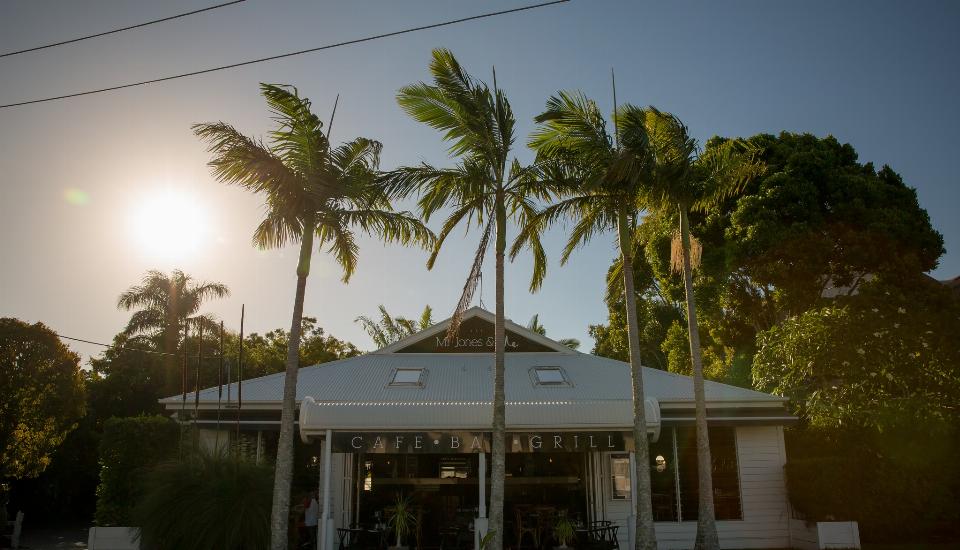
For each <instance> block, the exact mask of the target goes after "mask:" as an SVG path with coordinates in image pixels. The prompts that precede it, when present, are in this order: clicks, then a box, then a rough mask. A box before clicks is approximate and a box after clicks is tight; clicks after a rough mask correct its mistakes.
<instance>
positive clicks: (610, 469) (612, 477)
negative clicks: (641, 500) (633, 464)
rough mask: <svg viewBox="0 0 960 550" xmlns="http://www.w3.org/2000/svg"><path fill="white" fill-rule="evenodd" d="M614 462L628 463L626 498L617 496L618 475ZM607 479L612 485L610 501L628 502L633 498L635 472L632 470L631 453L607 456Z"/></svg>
mask: <svg viewBox="0 0 960 550" xmlns="http://www.w3.org/2000/svg"><path fill="white" fill-rule="evenodd" d="M614 460H625V461H626V462H627V474H626V476H625V477H626V479H627V492H626V496H617V493H618V491H617V483H616V477H617V476H616V475H614V472H613V462H614ZM607 469H608V474H607V479H608V480H609V481H608V483H610V500H612V501H614V502H628V501H630V500H631V499H632V498H633V470H632V469H631V468H630V453H625V452H619V451H618V452H612V453H608V454H607Z"/></svg>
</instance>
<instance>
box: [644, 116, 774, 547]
mask: <svg viewBox="0 0 960 550" xmlns="http://www.w3.org/2000/svg"><path fill="white" fill-rule="evenodd" d="M628 118H630V119H635V120H636V124H637V125H638V126H640V127H642V128H643V131H642V132H639V133H638V134H637V135H635V136H630V137H629V139H630V141H635V142H638V143H642V145H643V147H644V148H645V149H646V151H647V157H648V158H650V159H651V163H650V165H649V172H648V177H646V178H643V180H642V185H641V192H642V195H643V200H644V203H645V205H646V206H647V208H649V209H650V210H652V211H654V212H658V213H659V214H662V215H668V214H670V213H674V214H676V215H677V217H678V219H679V231H678V232H677V233H676V236H675V238H674V240H673V247H672V250H673V254H672V259H671V264H672V266H673V268H674V270H675V271H677V272H680V273H682V275H683V283H684V291H685V300H686V310H687V311H686V313H687V333H688V336H689V341H690V357H691V363H692V364H693V391H694V400H695V402H696V428H697V429H696V432H697V470H698V472H699V485H698V494H699V514H698V516H697V538H696V542H695V548H697V549H705V550H716V549H719V548H720V543H719V539H718V537H717V526H716V520H715V519H716V518H715V513H714V505H713V476H712V469H713V466H712V460H711V457H710V439H709V435H708V430H707V409H706V399H705V397H704V384H703V359H702V354H701V349H700V331H699V327H698V325H697V307H696V299H695V297H694V288H693V269H694V267H696V264H697V263H699V259H700V253H701V247H700V244H699V243H698V242H697V241H696V239H695V238H693V237H692V235H691V232H690V218H689V213H690V211H691V209H694V208H697V209H703V208H705V207H706V206H707V205H710V204H716V203H718V202H720V201H722V200H724V199H726V198H728V197H730V196H732V195H734V194H736V193H738V192H740V191H741V190H742V189H743V187H744V186H745V185H746V183H747V182H749V181H750V180H751V179H752V178H753V177H755V176H757V175H759V174H760V173H762V170H763V166H762V164H761V163H759V162H754V161H753V159H752V153H751V150H750V148H749V147H748V146H747V145H746V144H744V143H743V142H741V141H735V140H731V141H726V142H723V143H722V144H719V145H718V146H716V147H711V148H708V149H706V150H705V151H703V152H702V153H701V150H700V148H699V147H698V145H697V142H696V140H695V139H694V138H693V137H691V136H690V134H689V132H688V130H687V127H686V125H684V124H683V123H682V122H681V121H680V119H678V118H677V117H676V116H674V115H672V114H670V113H665V112H662V111H658V110H657V109H655V108H653V107H648V108H646V109H635V110H632V112H630V113H629V114H628Z"/></svg>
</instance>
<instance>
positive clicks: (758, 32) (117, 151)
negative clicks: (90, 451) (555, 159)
mask: <svg viewBox="0 0 960 550" xmlns="http://www.w3.org/2000/svg"><path fill="white" fill-rule="evenodd" d="M214 3H217V2H216V0H210V1H209V2H200V1H197V0H175V1H174V0H168V1H165V2H132V1H89V2H82V3H81V2H67V1H39V0H5V1H4V2H3V3H2V4H0V51H3V52H5V51H10V50H17V49H22V48H26V47H31V46H35V45H40V44H44V43H48V42H53V41H58V40H63V39H67V38H72V37H75V36H80V35H84V34H91V33H95V32H102V31H106V30H109V29H112V28H116V27H120V26H125V25H130V24H136V23H139V22H142V21H145V20H149V19H154V18H159V17H165V16H169V15H173V14H176V13H180V12H184V11H189V10H192V9H197V8H200V7H205V6H207V5H211V4H214ZM531 3H533V2H531ZM518 5H521V4H520V3H514V2H505V1H492V2H467V1H405V2H395V1H377V2H375V1H360V2H330V1H319V0H314V1H297V0H277V1H273V2H270V1H267V0H249V1H248V2H245V3H242V4H239V5H236V6H230V7H227V8H223V9H219V10H214V11H212V12H207V13H204V14H200V15H196V16H193V17H190V18H186V19H181V20H177V21H173V22H168V23H162V24H158V25H154V26H152V27H148V28H145V29H139V30H134V31H129V32H126V33H122V34H119V35H114V36H109V37H104V38H100V39H96V40H91V41H87V42H83V43H79V44H73V45H68V46H63V47H59V48H54V49H49V50H45V51H40V52H32V53H28V54H23V55H19V56H14V57H8V58H0V103H11V102H15V101H21V100H26V99H34V98H38V97H46V96H51V95H59V94H61V93H68V92H74V91H83V90H86V89H91V88H97V87H103V86H108V85H116V84H122V83H125V82H129V81H135V80H144V79H148V78H154V77H158V76H164V75H168V74H175V73H179V72H186V71H190V70H197V69H203V68H207V67H211V66H215V65H220V64H227V63H233V62H237V61H242V60H246V59H251V58H256V57H262V56H266V55H273V54H278V53H283V52H286V51H291V50H298V49H305V48H310V47H315V46H319V45H323V44H328V43H333V42H338V41H343V40H349V39H353V38H359V37H363V36H367V35H372V34H377V33H382V32H389V31H392V30H399V29H401V28H405V27H409V26H416V25H422V24H428V23H433V22H440V21H443V20H446V19H453V18H458V17H463V16H468V15H474V14H479V13H483V12H487V11H494V10H497V9H503V8H507V7H515V6H518ZM958 23H960V3H957V2H948V1H942V2H933V1H927V2H878V1H869V2H854V1H844V2H791V3H787V2H771V1H768V0H763V1H750V0H737V1H727V2H715V1H704V2H692V1H677V2H592V1H587V0H576V1H574V2H571V3H568V4H563V5H559V6H553V7H549V8H545V9H541V10H535V11H530V12H524V13H520V14H515V15H508V16H505V17H502V18H496V19H487V20H483V21H479V22H471V23H466V24H463V25H459V26H456V27H448V28H443V29H438V30H431V31H426V32H421V33H417V34H414V35H406V36H401V37H397V38H390V39H386V40H382V41H377V42H370V43H365V44H361V45H355V46H348V47H344V48H339V49H335V50H329V51H325V52H320V53H314V54H308V55H304V56H300V57H295V58H290V59H285V60H281V61H276V62H271V63H266V64H261V65H254V66H250V67H245V68H240V69H236V70H232V71H228V72H221V73H216V74H212V75H205V76H199V77H194V78H189V79H183V80H178V81H174V82H167V83H162V84H157V85H151V86H148V87H141V88H136V89H131V90H124V91H117V92H111V93H106V94H101V95H96V96H89V97H83V98H77V99H70V100H65V101H59V102H53V103H45V104H40V105H32V106H26V107H19V108H14V109H5V110H0V235H2V238H0V258H2V260H0V261H2V269H0V315H2V316H15V317H19V318H21V319H24V320H27V321H31V322H32V321H38V320H39V321H43V322H45V323H47V324H48V325H50V326H51V327H53V328H54V329H55V330H57V331H59V332H61V333H62V334H66V335H70V336H77V337H81V338H88V339H92V340H98V341H109V340H110V339H111V338H112V336H113V335H114V334H115V333H117V332H118V331H120V330H121V329H122V328H123V326H124V323H125V322H126V319H127V318H128V314H127V313H126V312H120V311H118V310H117V309H116V308H115V303H116V298H117V296H118V295H119V293H120V292H121V291H123V290H124V289H125V288H126V287H128V286H129V285H131V284H134V283H136V282H137V281H138V280H139V279H140V278H141V276H142V275H143V273H144V272H145V271H146V270H147V269H151V268H156V269H161V270H170V269H172V268H174V267H180V268H182V269H184V270H185V271H186V272H188V273H190V274H191V275H193V276H195V277H197V278H199V279H204V280H215V281H221V282H223V283H226V284H227V285H229V286H230V288H231V289H232V291H233V295H232V297H231V298H229V299H226V300H221V301H217V302H215V303H212V304H211V305H210V306H209V307H208V308H207V310H208V311H210V312H212V313H214V314H216V315H218V316H220V317H221V318H223V319H224V320H225V321H226V323H227V325H228V326H230V327H231V328H234V329H236V328H238V322H239V313H240V305H241V304H242V303H245V304H246V307H247V329H248V330H253V331H260V332H263V331H266V330H270V329H272V328H277V327H288V326H289V318H290V312H291V308H292V300H293V292H294V279H295V275H294V268H295V264H296V250H295V249H292V248H291V249H286V250H279V251H268V252H261V251H257V250H255V249H254V248H253V247H251V245H250V235H251V233H252V231H253V229H254V227H255V226H256V224H257V223H258V221H259V219H260V216H261V213H262V210H261V206H260V204H261V203H260V200H259V199H258V198H255V197H253V196H250V195H248V194H247V193H245V192H244V191H242V190H240V189H237V188H228V187H226V186H224V185H221V184H218V183H216V182H214V181H213V180H212V178H211V177H210V175H209V171H208V169H207V167H206V162H207V160H208V155H207V153H206V152H205V151H204V149H203V146H202V145H201V143H199V142H198V141H197V139H196V138H195V137H194V136H193V135H192V134H191V132H190V125H191V124H192V123H194V122H201V121H213V120H224V121H228V122H230V123H233V124H234V125H236V126H237V127H238V128H240V129H241V130H242V131H244V132H246V133H248V134H253V135H262V134H264V133H265V132H266V131H267V130H268V129H269V128H270V121H269V119H268V116H267V112H266V109H265V107H264V104H263V102H262V100H261V98H260V97H259V96H258V90H257V84H258V83H259V82H276V83H290V84H295V85H296V86H298V88H299V89H300V91H301V93H302V94H303V95H306V96H307V97H309V98H311V99H312V100H313V102H314V105H315V107H316V110H317V111H318V112H320V113H329V109H330V107H331V106H332V104H333V100H334V97H335V96H336V95H337V94H340V105H339V107H338V110H337V116H336V122H335V124H334V130H333V139H334V141H339V140H344V139H348V138H353V137H355V136H366V137H371V138H375V139H379V140H380V141H382V142H383V143H384V154H383V168H393V167H395V166H397V165H399V164H404V163H415V162H418V161H419V160H421V159H424V160H427V161H430V162H434V163H438V164H443V163H446V162H447V160H446V154H445V146H444V145H443V143H442V142H441V140H440V136H439V134H438V133H436V132H435V131H433V130H430V129H428V128H426V127H424V126H422V125H419V124H417V123H415V122H413V121H412V120H410V119H409V118H407V117H406V116H405V115H404V114H403V113H402V112H401V111H400V109H399V108H398V107H397V104H396V101H395V93H396V90H397V88H399V87H400V86H402V85H405V84H409V83H412V82H415V81H417V80H421V79H426V78H427V76H428V75H427V62H428V59H429V55H430V50H431V49H432V48H434V47H446V48H450V49H451V50H453V51H454V53H455V54H456V55H457V56H458V58H459V59H460V61H461V62H462V63H463V64H464V65H465V66H466V67H467V68H468V70H470V71H471V72H473V73H474V74H475V75H477V76H479V77H481V78H484V79H487V78H488V75H489V74H490V69H491V67H492V66H494V65H495V66H496V69H497V80H498V84H499V85H500V87H501V88H503V89H504V90H505V91H506V92H507V94H508V96H509V98H510V100H511V102H512V104H513V108H514V111H515V113H516V115H517V117H518V120H519V133H520V139H519V140H518V148H517V155H518V156H519V157H520V159H521V160H529V158H530V157H531V155H530V153H529V152H528V151H526V150H524V148H523V147H522V145H523V143H524V142H525V137H526V134H527V133H528V132H529V131H530V130H531V128H532V123H531V118H532V117H533V116H534V115H536V114H537V113H539V112H540V110H541V109H542V108H543V105H544V101H545V99H546V98H547V97H548V96H549V95H550V94H552V93H554V92H555V91H557V90H558V89H569V88H579V89H582V90H584V91H585V92H586V93H587V94H589V95H591V96H593V97H595V98H597V99H598V101H599V102H600V103H601V104H602V105H604V106H605V107H607V108H609V107H610V106H611V105H612V101H611V100H610V84H609V78H610V68H611V67H615V68H616V71H617V87H618V99H620V100H621V101H629V102H633V103H637V104H653V105H655V106H657V107H659V108H661V109H664V110H668V111H672V112H674V113H676V114H678V115H679V116H680V117H681V118H682V119H683V120H684V121H685V122H686V123H687V124H688V125H689V126H690V127H691V129H692V130H693V132H694V134H695V135H696V136H698V137H699V138H700V139H701V140H706V139H707V138H709V137H710V136H712V135H715V134H721V135H727V136H749V135H753V134H756V133H759V132H773V133H776V132H779V131H781V130H789V131H794V132H812V133H814V134H816V135H819V136H825V135H828V134H832V135H834V136H836V137H837V138H838V139H839V140H840V141H842V142H849V143H851V144H852V145H853V146H854V147H855V148H856V149H857V151H858V152H859V154H860V158H861V160H863V161H872V162H874V163H876V164H877V165H878V166H879V165H881V164H889V165H890V166H892V167H893V168H894V169H895V170H896V171H897V172H899V173H900V174H902V175H903V177H904V178H905V180H906V182H907V183H908V184H909V185H911V186H913V187H915V188H916V189H917V190H918V194H919V198H920V204H921V206H923V207H924V208H926V209H927V210H928V211H929V213H930V216H931V218H932V220H933V224H934V226H935V227H936V228H937V229H938V230H939V231H940V232H941V233H943V235H944V237H945V240H946V246H947V254H946V255H945V256H944V257H943V258H942V259H941V262H940V267H939V268H938V269H937V270H936V271H934V272H933V275H934V276H936V277H937V278H940V279H946V278H949V277H954V276H957V275H958V274H960V254H958V251H957V247H958V246H960V216H958V215H957V212H958V209H957V207H958V205H960V187H958V185H957V175H956V174H957V169H956V166H957V157H956V156H955V155H956V149H957V148H956V143H955V142H954V139H955V138H956V128H957V126H958V123H960V101H958V97H960V71H958V70H957V66H958V54H960V34H958V33H957V31H956V29H957V25H958ZM169 202H173V204H178V205H179V204H184V206H183V207H182V208H178V209H176V210H177V213H176V214H174V215H173V220H175V222H176V223H175V224H173V226H172V227H171V224H170V220H169V219H163V218H161V219H157V217H156V215H155V214H156V212H157V211H158V210H162V207H163V206H164V205H166V204H167V203H169ZM193 225H197V226H199V227H198V228H197V229H196V230H195V231H191V232H190V234H189V235H186V236H182V235H179V233H182V231H180V228H186V227H192V226H193ZM158 232H160V233H161V234H160V235H159V236H158V235H157V233H158ZM563 237H564V235H563V232H562V231H560V230H557V231H555V232H554V233H552V234H550V235H549V236H548V238H547V246H548V253H550V255H551V259H552V260H553V261H552V262H551V269H550V271H549V273H548V278H547V280H546V284H545V285H544V288H543V290H542V291H541V292H540V293H539V294H535V295H531V294H529V293H528V292H527V282H528V277H529V273H530V265H529V261H527V260H526V259H523V260H519V261H518V262H517V263H516V264H514V265H512V266H510V267H508V270H507V316H508V317H510V318H512V319H513V320H515V321H517V322H521V323H526V322H527V320H528V319H529V318H530V317H531V316H532V315H533V314H534V313H539V314H540V317H541V320H542V322H543V323H544V325H545V326H546V328H547V331H548V335H549V336H554V337H576V338H579V339H580V340H582V341H583V342H584V348H585V350H586V351H589V349H590V347H591V345H592V342H591V341H590V339H589V338H588V336H587V326H588V325H589V324H591V323H600V322H604V321H605V319H606V307H605V306H604V304H603V300H602V297H603V288H604V283H603V279H604V275H605V272H606V269H607V266H608V265H609V263H610V260H611V259H612V257H613V255H614V253H615V251H614V240H613V237H612V236H609V237H601V238H599V239H597V240H596V241H595V242H594V243H593V244H592V245H590V246H589V247H587V248H586V249H584V250H583V251H581V252H580V253H578V254H577V255H575V256H574V260H573V262H572V263H571V264H570V265H568V266H566V267H563V268H561V267H559V266H558V265H557V264H558V262H557V261H556V258H557V256H558V255H559V250H560V247H561V245H562V241H563ZM171 238H177V240H178V241H181V242H182V243H183V246H179V247H177V248H176V249H175V250H171V248H170V246H169V245H168V243H169V242H170V239H171ZM476 242H477V239H476V235H475V234H470V235H468V236H467V237H465V238H463V239H462V240H458V239H453V240H450V241H448V243H447V245H446V249H445V250H444V251H443V252H442V253H441V255H440V258H439V261H438V263H437V266H436V267H435V268H434V270H433V271H432V272H428V271H427V270H426V269H425V267H424V260H425V254H424V253H423V252H422V251H417V250H412V249H400V248H395V247H387V248H384V247H383V246H381V245H379V244H377V243H372V242H370V241H366V240H365V241H363V242H362V244H361V261H360V266H359V269H358V271H357V273H356V275H355V276H354V278H353V280H352V281H351V282H350V284H349V285H344V284H342V283H341V282H340V281H339V276H340V273H339V271H338V268H337V267H336V266H335V264H334V262H333V261H332V260H331V259H330V258H327V257H325V256H324V255H317V256H315V260H314V264H313V272H312V274H311V277H310V281H309V283H308V287H307V296H306V307H305V313H306V314H308V315H311V316H315V317H317V318H319V322H320V324H321V325H322V326H323V327H325V328H326V329H327V330H328V331H329V332H331V333H333V334H335V335H336V336H338V337H341V338H345V339H348V340H351V341H353V342H355V343H357V344H358V345H359V346H360V347H361V348H365V349H369V348H371V347H372V344H371V342H370V340H369V338H368V337H367V336H366V335H365V334H364V333H363V331H362V330H361V329H360V327H358V326H357V325H356V324H355V323H354V318H355V317H356V316H357V315H361V314H373V313H375V311H376V307H377V304H384V305H386V306H387V308H388V309H389V310H390V311H391V312H392V313H394V314H402V315H406V316H414V315H416V314H418V313H419V311H420V310H421V309H422V307H423V305H424V304H425V303H429V304H430V305H432V306H434V308H435V310H436V316H437V317H439V318H442V317H445V316H446V315H447V314H448V313H449V311H450V309H451V308H452V307H453V305H454V304H455V302H456V300H457V298H458V297H459V292H460V288H461V286H462V284H463V279H464V277H465V275H466V272H467V269H468V267H469V261H470V259H471V257H472V254H473V251H474V249H475V247H476ZM878 253H879V251H878ZM488 260H489V262H488V265H489V266H490V267H491V268H492V263H493V262H492V257H491V258H489V259H488ZM484 280H485V284H484V289H483V300H484V304H485V305H487V306H488V307H491V308H492V306H493V301H494V296H493V277H492V271H491V270H490V269H488V270H487V276H486V277H485V279H484ZM71 347H73V348H74V349H76V350H78V351H80V352H82V353H84V354H90V353H94V352H97V351H98V348H95V347H90V346H82V345H74V344H71Z"/></svg>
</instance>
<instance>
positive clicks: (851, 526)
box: [790, 519, 860, 550]
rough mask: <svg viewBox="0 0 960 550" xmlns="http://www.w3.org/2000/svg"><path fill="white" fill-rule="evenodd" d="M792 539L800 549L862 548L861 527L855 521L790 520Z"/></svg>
mask: <svg viewBox="0 0 960 550" xmlns="http://www.w3.org/2000/svg"><path fill="white" fill-rule="evenodd" d="M790 541H791V545H792V546H793V547H794V548H799V549H800V550H824V549H828V548H832V549H839V548H860V527H859V525H858V524H857V522H855V521H818V522H816V523H812V522H806V521H804V520H802V519H791V520H790Z"/></svg>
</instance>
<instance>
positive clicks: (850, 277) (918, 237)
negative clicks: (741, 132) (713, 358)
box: [713, 132, 944, 330]
mask: <svg viewBox="0 0 960 550" xmlns="http://www.w3.org/2000/svg"><path fill="white" fill-rule="evenodd" d="M750 141H751V142H752V143H754V144H755V145H757V146H758V147H759V148H760V150H761V151H762V157H763V160H764V161H765V162H766V164H767V167H768V168H767V172H766V174H765V175H764V176H763V177H762V178H760V179H759V180H758V181H757V182H755V183H754V185H753V186H752V188H751V189H750V190H749V192H748V193H747V194H745V195H744V196H742V197H741V198H739V199H737V200H736V201H734V202H733V203H732V204H726V205H723V206H721V207H720V208H719V209H718V210H717V211H715V212H713V214H714V216H717V217H719V218H720V219H722V221H723V225H724V228H725V237H726V241H727V243H728V247H727V254H728V260H727V261H728V263H729V266H730V270H731V274H730V279H729V282H730V295H729V304H728V305H729V306H730V307H735V308H736V309H738V310H740V311H741V315H744V316H747V317H748V318H749V320H750V322H751V323H752V324H753V325H754V327H755V328H756V329H757V330H764V329H768V328H770V327H772V326H773V325H774V324H776V323H777V322H778V321H780V320H781V319H784V318H786V317H787V316H790V315H796V314H799V313H802V312H803V311H806V310H807V309H809V308H810V307H812V306H813V305H815V304H817V303H818V302H819V301H820V300H821V297H822V296H823V294H824V292H825V291H827V290H828V289H829V288H830V287H834V288H841V289H844V288H845V289H848V290H855V289H856V288H857V287H858V286H859V285H860V284H861V283H862V282H863V280H864V278H865V277H867V276H868V275H875V276H877V275H882V274H898V275H900V276H903V275H912V274H917V273H923V272H926V271H929V270H931V269H933V268H934V267H936V265H937V259H938V258H939V257H940V256H941V255H942V254H943V253H944V247H943V237H942V236H941V235H940V234H939V233H938V232H937V231H935V230H934V229H933V227H932V226H931V224H930V217H929V215H928V214H927V212H926V211H925V210H924V209H923V208H921V207H920V205H919V204H918V202H917V193H916V190H914V189H913V188H910V187H908V186H907V185H906V184H904V182H903V179H902V178H901V177H900V176H899V175H898V174H897V173H896V172H894V171H893V170H892V169H891V168H890V167H888V166H884V167H883V168H882V169H880V170H879V171H877V170H876V169H875V168H874V166H873V164H871V163H867V164H860V163H859V162H858V160H857V153H856V151H854V149H853V147H852V146H851V145H849V144H840V143H839V142H838V141H837V140H836V139H835V138H833V137H826V138H817V137H815V136H812V135H810V134H790V133H786V132H784V133H781V134H780V135H779V136H777V137H774V136H772V135H767V134H761V135H758V136H754V137H753V138H751V139H750ZM878 251H883V253H882V254H878Z"/></svg>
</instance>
